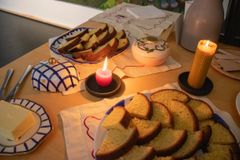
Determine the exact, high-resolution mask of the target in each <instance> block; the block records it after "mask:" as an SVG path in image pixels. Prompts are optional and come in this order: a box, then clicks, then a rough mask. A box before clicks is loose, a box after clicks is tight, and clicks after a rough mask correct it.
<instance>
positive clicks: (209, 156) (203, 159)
mask: <svg viewBox="0 0 240 160" xmlns="http://www.w3.org/2000/svg"><path fill="white" fill-rule="evenodd" d="M196 158H197V160H232V154H231V152H229V151H215V152H209V153H204V154H201V155H197V156H196Z"/></svg>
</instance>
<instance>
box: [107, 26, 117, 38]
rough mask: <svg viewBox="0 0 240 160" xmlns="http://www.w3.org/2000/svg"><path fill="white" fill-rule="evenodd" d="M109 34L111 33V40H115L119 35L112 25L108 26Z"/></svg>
mask: <svg viewBox="0 0 240 160" xmlns="http://www.w3.org/2000/svg"><path fill="white" fill-rule="evenodd" d="M108 32H109V36H110V39H112V38H114V37H115V36H116V34H117V31H116V29H115V28H114V27H113V26H110V25H108Z"/></svg>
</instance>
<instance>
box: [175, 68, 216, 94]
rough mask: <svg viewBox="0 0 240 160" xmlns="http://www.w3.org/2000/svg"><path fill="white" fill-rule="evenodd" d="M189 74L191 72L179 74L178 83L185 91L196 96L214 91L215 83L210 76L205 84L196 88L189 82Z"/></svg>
mask: <svg viewBox="0 0 240 160" xmlns="http://www.w3.org/2000/svg"><path fill="white" fill-rule="evenodd" d="M188 75H189V72H183V73H181V74H180V75H179V76H178V84H179V86H180V87H181V88H182V89H183V90H184V91H186V92H188V93H190V94H193V95H196V96H205V95H207V94H209V93H210V92H211V91H212V89H213V83H212V81H211V80H210V79H209V78H208V77H206V79H205V82H204V84H203V86H202V87H201V88H198V89H196V88H192V87H191V86H190V85H189V84H188Z"/></svg>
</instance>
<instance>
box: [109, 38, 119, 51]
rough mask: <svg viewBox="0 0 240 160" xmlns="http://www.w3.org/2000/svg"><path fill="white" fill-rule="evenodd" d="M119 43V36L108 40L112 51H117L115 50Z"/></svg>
mask: <svg viewBox="0 0 240 160" xmlns="http://www.w3.org/2000/svg"><path fill="white" fill-rule="evenodd" d="M118 43H119V41H118V39H117V38H112V39H111V40H110V41H109V42H108V44H109V46H110V47H111V48H112V50H111V51H112V53H115V51H116V50H117V46H118Z"/></svg>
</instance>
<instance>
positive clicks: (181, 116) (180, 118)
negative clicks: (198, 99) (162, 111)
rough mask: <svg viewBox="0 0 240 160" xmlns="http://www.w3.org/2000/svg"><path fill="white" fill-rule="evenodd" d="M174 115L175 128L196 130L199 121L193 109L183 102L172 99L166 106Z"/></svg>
mask: <svg viewBox="0 0 240 160" xmlns="http://www.w3.org/2000/svg"><path fill="white" fill-rule="evenodd" d="M166 107H167V108H168V110H169V111H170V113H171V114H172V116H173V128H175V129H186V130H188V131H196V130H197V129H198V121H197V118H196V116H195V114H194V113H193V111H192V110H191V109H190V108H189V107H188V106H187V105H186V104H184V103H183V102H180V101H177V100H171V101H169V102H168V105H167V106H166Z"/></svg>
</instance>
